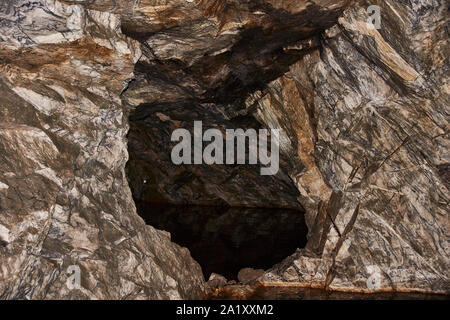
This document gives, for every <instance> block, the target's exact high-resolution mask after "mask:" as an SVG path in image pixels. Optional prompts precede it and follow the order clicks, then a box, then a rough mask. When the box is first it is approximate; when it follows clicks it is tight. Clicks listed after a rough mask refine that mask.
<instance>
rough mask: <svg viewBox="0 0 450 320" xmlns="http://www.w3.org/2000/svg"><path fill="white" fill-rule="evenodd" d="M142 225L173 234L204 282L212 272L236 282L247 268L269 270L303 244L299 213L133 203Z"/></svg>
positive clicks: (304, 242)
mask: <svg viewBox="0 0 450 320" xmlns="http://www.w3.org/2000/svg"><path fill="white" fill-rule="evenodd" d="M136 206H137V210H138V213H139V214H140V215H141V217H142V218H144V220H145V222H146V223H147V224H149V225H152V226H153V227H155V228H157V229H162V230H166V231H168V232H170V233H171V236H172V241H174V242H175V243H177V244H179V245H181V246H184V247H187V248H188V249H189V250H190V252H191V255H192V257H193V258H194V259H195V260H196V261H197V262H198V263H199V264H200V266H201V267H202V271H203V275H204V276H205V278H206V279H208V278H209V276H210V274H211V273H213V272H215V273H218V274H221V275H223V276H225V277H226V278H227V279H228V280H237V274H238V272H239V270H241V269H242V268H246V267H251V268H254V269H264V270H266V269H268V268H270V267H272V266H273V265H275V264H276V263H279V262H281V261H282V260H283V259H284V258H286V257H287V256H289V255H291V254H293V253H294V252H295V250H296V249H297V248H302V247H304V246H305V244H306V233H307V229H306V225H305V221H304V215H303V213H302V212H301V211H298V210H293V209H274V208H239V207H213V206H192V205H162V204H155V203H147V202H143V201H137V202H136Z"/></svg>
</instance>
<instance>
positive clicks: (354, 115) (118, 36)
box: [0, 0, 450, 299]
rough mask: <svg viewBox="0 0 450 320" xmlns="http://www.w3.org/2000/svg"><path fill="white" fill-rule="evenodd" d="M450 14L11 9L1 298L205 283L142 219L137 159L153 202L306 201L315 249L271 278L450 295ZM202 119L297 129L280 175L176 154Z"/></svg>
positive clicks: (391, 6) (286, 4) (285, 143)
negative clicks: (171, 145)
mask: <svg viewBox="0 0 450 320" xmlns="http://www.w3.org/2000/svg"><path fill="white" fill-rule="evenodd" d="M370 5H377V6H378V7H379V8H380V9H381V13H382V15H381V18H382V19H381V28H380V29H374V28H371V27H370V25H368V24H367V21H368V13H367V8H368V7H369V6H370ZM448 17H449V15H448V5H447V3H446V1H445V0H417V1H398V0H383V1H382V0H372V1H365V0H354V1H350V0H349V1H337V0H305V1H294V0H292V1H290V0H257V1H237V0H236V1H234V0H222V1H220V0H215V1H214V0H197V1H185V0H141V1H125V0H115V1H111V0H108V1H107V0H85V1H83V0H77V1H67V0H65V1H63V0H61V1H56V0H35V1H29V0H10V1H2V2H0V69H1V74H0V92H1V95H0V210H1V211H0V241H1V245H0V266H1V268H0V298H25V299H38V298H100V299H101V298H122V299H125V298H128V299H135V298H143V299H145V298H154V299H164V298H166V299H167V298H170V299H176V298H192V297H197V296H199V295H200V294H201V293H202V292H203V290H204V278H203V275H202V272H201V269H200V266H199V265H198V264H197V263H196V262H195V261H194V260H193V259H192V258H191V257H190V254H189V251H188V250H187V249H185V248H181V247H180V246H178V245H176V244H174V243H173V242H171V239H170V235H168V234H167V233H166V232H163V231H159V230H156V229H154V228H153V227H151V226H148V225H145V223H144V222H143V220H142V219H141V218H140V217H139V216H138V215H137V213H136V208H135V205H134V203H133V198H132V196H133V195H132V193H131V190H130V186H129V185H128V182H127V177H126V174H125V166H126V163H127V161H128V155H130V162H129V164H128V168H127V171H128V177H129V178H130V177H131V179H130V180H131V189H132V190H133V192H134V196H135V197H143V198H144V199H148V200H151V201H166V202H176V201H178V200H180V199H182V200H183V202H189V203H196V204H205V203H206V204H210V203H222V204H225V203H226V204H231V205H236V204H244V205H249V206H282V207H292V206H298V208H301V209H302V210H304V211H305V214H306V222H307V224H308V227H309V234H308V243H307V245H306V248H304V249H302V250H298V251H297V252H296V253H295V254H294V255H292V256H291V257H288V258H287V259H285V260H284V261H282V262H281V263H280V264H278V265H275V266H274V267H273V268H272V269H270V270H266V272H265V273H264V274H263V276H262V277H261V278H260V281H261V282H262V283H266V284H267V283H270V284H278V285H286V284H289V285H300V286H312V287H320V288H328V289H333V290H347V291H358V292H361V291H364V292H365V291H367V292H374V291H377V290H378V291H380V290H381V291H408V292H417V291H422V292H434V293H448V292H449V291H450V290H449V288H450V281H449V278H450V274H449V268H448V266H449V261H450V250H449V234H450V232H449V231H450V230H449V229H450V221H449V218H448V201H449V184H448V178H449V152H448V150H449V139H448V131H449V130H448V122H449V121H448V120H449V105H450V103H449V102H450V99H449V80H448V74H449V63H448V56H449V47H448V38H449V37H448V19H449V18H448ZM194 120H204V121H205V122H207V123H208V126H214V127H219V128H225V127H229V126H231V127H242V128H250V127H254V126H258V127H259V126H260V127H265V128H280V129H282V132H283V135H282V139H281V146H280V147H281V154H282V161H281V163H282V164H281V170H280V172H279V174H278V175H276V176H273V177H268V178H267V177H266V178H264V179H263V178H261V177H260V176H259V175H258V174H257V171H255V169H254V168H252V167H245V166H244V167H242V168H240V167H215V168H214V170H206V169H204V168H200V167H199V168H198V170H197V169H192V168H191V167H186V166H184V167H183V166H181V167H179V168H176V167H173V166H171V164H170V163H169V161H168V154H167V153H166V152H164V147H165V146H167V142H168V139H169V137H170V132H171V131H172V130H173V129H174V128H176V127H188V126H189V125H190V124H192V122H193V121H194ZM129 129H130V130H129ZM127 134H128V141H129V143H128V144H127V138H126V136H127ZM208 175H209V176H208ZM225 177H232V179H231V180H229V181H226V178H225ZM142 179H148V180H149V182H150V183H149V184H147V185H145V186H144V185H143V184H142V181H143V180H142ZM212 182H220V185H219V183H212ZM168 186H173V188H169V187H168ZM214 186H216V187H214ZM236 186H237V189H238V192H235V191H236ZM297 203H299V204H297ZM71 266H77V267H78V268H79V269H80V272H81V286H80V287H79V288H76V289H75V290H73V288H71V287H70V286H68V285H67V281H68V279H69V277H70V273H68V272H67V270H68V269H69V267H71Z"/></svg>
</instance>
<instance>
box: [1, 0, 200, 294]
mask: <svg viewBox="0 0 450 320" xmlns="http://www.w3.org/2000/svg"><path fill="white" fill-rule="evenodd" d="M0 19H1V22H0V29H1V32H0V33H1V35H2V36H1V37H2V42H0V46H1V47H0V48H1V49H0V64H1V80H0V87H1V89H0V91H1V98H0V208H1V209H0V210H1V211H0V212H1V214H0V240H1V246H0V266H1V268H0V298H3V299H12V298H20V299H52V298H64V299H72V298H92V299H145V298H151V299H179V298H188V297H195V296H197V295H199V294H200V293H201V291H202V290H203V283H204V279H203V275H202V273H201V269H200V266H199V265H198V264H197V263H196V262H195V261H194V260H193V259H192V258H191V257H190V254H189V252H188V250H187V249H184V248H180V247H179V246H177V245H175V244H174V243H172V242H171V241H170V237H169V236H168V235H167V234H166V233H164V232H160V231H157V230H155V229H154V228H152V227H150V226H146V225H145V223H144V222H143V220H142V219H141V218H140V217H139V216H138V215H137V214H136V209H135V206H134V203H133V201H132V197H131V192H130V190H129V187H128V184H127V181H126V178H125V174H124V167H125V163H126V161H127V157H128V156H127V149H126V148H127V145H126V138H125V135H126V133H127V130H128V121H127V117H126V116H125V115H124V112H123V108H122V106H121V101H120V97H119V95H120V92H121V90H122V89H123V87H124V86H125V84H126V80H127V79H129V78H132V77H133V68H134V62H135V61H136V60H137V57H138V56H139V55H140V53H139V46H137V44H136V43H135V42H134V41H133V40H130V39H129V38H127V37H126V36H124V35H123V34H122V33H121V31H120V24H119V22H120V20H119V17H118V16H116V15H114V14H111V13H108V12H100V11H95V10H90V9H86V8H84V7H83V6H79V5H76V6H68V5H66V4H63V3H62V2H58V1H46V0H42V1H2V3H1V8H0ZM70 266H76V267H78V270H79V271H80V279H81V283H80V288H79V289H76V288H75V290H71V289H72V288H74V287H73V286H71V285H74V284H73V283H72V282H71V281H72V280H71V278H70V277H71V276H72V274H73V272H71V270H72V269H70V268H69V267H70ZM76 267H75V268H76ZM72 268H74V267H72ZM67 271H69V273H68V272H67ZM67 281H69V283H70V284H71V285H69V286H68V285H66V282H67ZM75 284H76V283H75Z"/></svg>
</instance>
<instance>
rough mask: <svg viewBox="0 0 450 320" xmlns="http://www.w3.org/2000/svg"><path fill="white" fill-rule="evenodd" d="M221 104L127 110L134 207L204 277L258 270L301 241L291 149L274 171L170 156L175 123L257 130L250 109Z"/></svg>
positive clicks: (300, 209) (156, 105) (303, 236)
mask: <svg viewBox="0 0 450 320" xmlns="http://www.w3.org/2000/svg"><path fill="white" fill-rule="evenodd" d="M221 108H222V110H221ZM227 110H228V109H227V108H226V106H221V105H218V104H217V105H215V106H214V108H211V107H208V106H205V105H202V104H201V103H193V102H191V103H185V102H179V103H149V104H142V105H140V106H138V107H137V108H136V109H134V110H133V111H132V113H131V114H130V117H129V120H130V122H129V123H130V130H129V133H128V151H129V161H128V163H127V166H126V172H127V178H128V182H129V185H130V188H131V191H132V194H133V198H134V199H135V203H136V207H137V211H138V214H139V215H140V216H141V217H143V218H144V220H145V221H146V223H147V224H149V225H151V226H153V227H155V228H157V229H161V230H165V231H168V232H170V233H171V238H172V241H174V242H175V243H177V244H179V245H181V246H183V247H187V248H188V249H189V250H190V252H191V255H192V257H193V258H194V259H195V260H196V261H197V262H198V263H199V264H200V266H201V267H202V270H203V273H204V276H205V278H206V279H208V278H209V276H210V274H211V273H213V272H214V273H218V274H221V275H223V276H225V277H226V278H227V279H228V280H236V279H237V274H238V272H239V270H240V269H242V268H253V269H264V270H266V269H268V268H270V267H272V266H273V265H275V264H276V263H279V262H281V261H282V260H283V259H284V258H286V257H288V256H289V255H291V254H293V253H294V252H295V251H296V249H297V248H303V247H304V246H305V245H306V235H307V227H306V224H305V220H304V209H303V207H302V206H301V205H300V203H299V202H298V198H299V195H300V194H299V191H298V189H297V188H296V186H295V184H294V182H293V181H292V179H291V178H290V176H289V172H292V171H293V167H292V166H293V165H296V164H295V163H296V162H295V161H293V160H292V159H295V158H294V157H293V156H290V155H286V154H283V153H282V152H281V153H280V155H279V170H278V172H277V173H276V174H274V175H262V174H261V166H260V165H259V164H258V165H252V164H248V161H247V162H246V164H233V165H227V164H223V165H222V164H221V165H219V164H214V165H208V164H204V163H203V164H196V165H193V164H178V165H177V164H174V163H173V161H172V159H171V151H172V149H173V148H174V146H175V145H176V144H177V143H178V141H172V140H171V136H172V133H173V132H174V131H175V130H177V129H178V128H183V129H186V130H188V131H190V132H192V134H193V132H194V122H193V121H192V120H202V121H203V124H204V126H205V128H204V130H205V131H206V130H207V129H208V128H216V129H218V130H220V131H221V132H226V130H228V129H238V128H242V129H243V130H247V129H250V128H251V129H254V130H259V129H264V127H263V125H262V124H260V123H259V122H258V121H257V120H256V119H255V117H253V116H252V115H250V114H249V115H242V114H238V115H235V114H232V113H231V115H229V116H226V117H225V116H224V114H226V112H227ZM193 143H194V142H193ZM192 149H194V146H193V148H192ZM247 150H250V149H249V148H248V149H247ZM246 157H248V153H247V155H246ZM293 163H294V164H293ZM295 169H296V170H298V169H299V168H298V167H297V168H295ZM300 169H301V168H300Z"/></svg>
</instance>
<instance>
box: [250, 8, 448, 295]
mask: <svg viewBox="0 0 450 320" xmlns="http://www.w3.org/2000/svg"><path fill="white" fill-rule="evenodd" d="M371 4H377V5H378V6H380V7H381V12H382V21H381V29H379V30H376V29H374V28H370V26H368V25H367V23H366V22H367V13H366V8H367V7H368V6H369V5H371ZM447 6H448V4H447V3H446V1H414V2H408V1H389V0H388V1H358V2H356V3H353V4H352V6H351V7H350V8H349V9H347V10H346V11H345V12H344V14H343V15H342V16H341V17H340V18H339V22H338V24H337V25H336V26H334V27H332V28H330V29H328V30H327V31H325V32H324V33H323V36H322V39H321V47H320V49H318V50H315V51H314V52H310V53H308V54H307V55H305V56H304V57H303V58H302V59H301V60H300V61H299V62H298V63H296V64H295V65H293V66H291V68H290V71H289V72H288V73H286V74H285V75H284V76H283V77H280V78H279V79H277V80H276V81H273V82H272V83H270V84H269V86H268V89H267V91H265V92H264V93H263V94H262V95H261V98H260V100H258V102H257V104H258V114H259V115H260V117H261V119H263V121H264V122H266V123H268V124H271V123H273V124H274V126H281V127H284V128H287V129H290V128H292V130H293V131H295V135H294V138H295V137H298V139H299V141H300V143H299V145H298V146H297V148H296V150H298V152H299V157H300V158H301V159H302V162H303V163H304V164H305V167H306V170H305V171H304V172H301V173H299V174H298V175H297V176H296V181H297V184H298V186H299V190H300V191H301V194H302V198H303V203H304V206H305V207H307V208H309V211H308V212H309V213H308V215H307V221H309V227H310V234H309V242H308V245H307V247H306V249H305V250H301V251H300V252H298V253H297V254H295V255H294V256H292V257H290V258H288V259H287V260H286V261H284V262H283V263H282V264H280V265H278V266H276V267H275V268H273V269H272V270H270V271H269V272H268V273H267V274H266V275H265V276H264V277H263V280H264V281H268V282H289V283H291V282H292V283H303V284H308V285H314V286H319V287H328V288H331V289H342V290H355V289H356V290H358V289H362V290H369V291H370V290H394V291H395V290H398V291H411V290H417V291H421V290H423V291H434V292H447V293H448V292H449V290H450V278H449V277H450V268H449V263H450V248H449V235H450V229H449V228H450V223H449V215H448V214H449V210H448V205H449V189H448V188H449V183H448V182H449V180H448V178H449V175H448V174H449V171H448V170H449V137H448V129H449V124H448V123H449V111H450V110H449V106H450V99H449V79H448V74H449V64H448V55H449V47H448V19H449V15H448V12H447V9H448V8H447ZM288 115H289V118H288V117H287V116H288ZM292 115H296V116H295V117H293V116H292ZM302 142H303V143H302ZM327 189H328V191H327Z"/></svg>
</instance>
